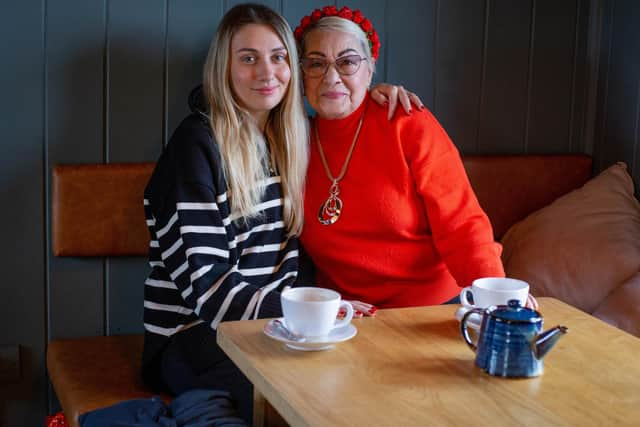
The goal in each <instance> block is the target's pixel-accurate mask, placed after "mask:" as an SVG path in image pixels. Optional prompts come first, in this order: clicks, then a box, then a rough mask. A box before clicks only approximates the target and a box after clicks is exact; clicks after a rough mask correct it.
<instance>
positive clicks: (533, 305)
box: [525, 294, 538, 310]
mask: <svg viewBox="0 0 640 427" xmlns="http://www.w3.org/2000/svg"><path fill="white" fill-rule="evenodd" d="M525 305H526V306H527V307H529V308H530V309H532V310H537V309H538V301H537V300H536V299H535V298H534V296H533V295H531V294H529V295H528V296H527V303H526V304H525Z"/></svg>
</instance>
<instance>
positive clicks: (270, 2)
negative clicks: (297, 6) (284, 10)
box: [225, 0, 281, 13]
mask: <svg viewBox="0 0 640 427" xmlns="http://www.w3.org/2000/svg"><path fill="white" fill-rule="evenodd" d="M241 3H258V4H263V5H265V6H269V7H270V8H271V9H273V10H275V11H277V12H278V13H280V9H281V7H280V6H281V0H252V1H250V2H248V1H246V0H227V1H226V4H227V10H229V9H231V8H232V7H233V6H236V5H239V4H241ZM225 12H226V10H225Z"/></svg>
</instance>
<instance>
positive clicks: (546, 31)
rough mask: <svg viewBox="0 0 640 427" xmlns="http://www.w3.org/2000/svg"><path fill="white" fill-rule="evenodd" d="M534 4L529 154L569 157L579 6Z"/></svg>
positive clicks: (544, 0)
mask: <svg viewBox="0 0 640 427" xmlns="http://www.w3.org/2000/svg"><path fill="white" fill-rule="evenodd" d="M534 4H535V16H534V17H533V22H535V26H534V27H533V31H532V40H533V43H531V45H532V54H531V64H530V86H529V87H530V91H529V96H528V117H527V123H528V126H527V135H526V137H527V151H528V152H543V153H550V152H555V153H566V152H568V151H569V150H570V147H571V141H570V138H569V133H570V126H571V120H572V119H571V117H572V111H571V108H572V103H571V100H572V97H573V90H572V88H573V80H574V78H575V73H574V71H575V70H574V66H575V61H574V52H575V49H576V45H575V39H576V32H575V28H576V21H577V2H576V1H563V2H557V1H555V0H536V1H535V2H534Z"/></svg>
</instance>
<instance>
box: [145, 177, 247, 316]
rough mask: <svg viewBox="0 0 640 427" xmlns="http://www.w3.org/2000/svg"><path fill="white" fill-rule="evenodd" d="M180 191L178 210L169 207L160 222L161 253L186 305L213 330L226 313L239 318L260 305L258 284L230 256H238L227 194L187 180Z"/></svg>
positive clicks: (158, 231)
mask: <svg viewBox="0 0 640 427" xmlns="http://www.w3.org/2000/svg"><path fill="white" fill-rule="evenodd" d="M175 196H176V201H175V204H174V205H175V206H173V209H171V208H169V209H166V213H165V214H164V217H163V218H162V219H161V220H160V219H158V220H156V224H155V225H156V237H157V245H158V248H159V252H160V257H161V260H162V263H163V264H164V266H165V268H166V270H167V272H168V274H169V276H170V278H171V280H172V282H173V283H175V285H176V287H177V288H178V292H179V293H180V295H181V297H182V299H183V300H184V301H185V303H186V305H187V307H189V308H190V309H191V310H193V312H194V313H195V314H196V315H197V316H198V318H200V319H202V320H204V321H205V322H207V323H209V324H211V326H212V327H213V328H214V329H215V328H216V327H217V324H218V323H219V322H220V321H221V320H222V319H223V318H224V319H225V320H227V319H240V318H241V317H242V316H243V314H244V313H245V312H246V311H247V310H248V311H251V308H252V307H251V306H252V305H253V306H254V307H255V303H252V302H253V301H255V300H256V298H257V297H256V296H255V295H256V294H257V293H259V289H258V288H257V287H255V286H248V283H246V282H245V281H243V277H242V274H240V272H238V270H237V265H236V264H235V263H233V262H232V261H231V260H232V259H233V258H236V257H235V254H233V251H234V250H235V248H233V247H232V243H231V242H233V240H231V242H230V238H229V235H228V233H227V230H228V227H229V224H230V219H229V217H228V216H226V217H224V216H223V215H222V214H221V209H220V207H221V205H224V204H226V203H228V202H227V200H226V193H224V194H222V195H219V196H216V194H215V192H214V191H213V189H211V188H209V187H207V186H205V185H202V184H195V183H184V184H182V185H179V186H178V188H176V192H175ZM170 206H171V205H170ZM152 243H153V242H152Z"/></svg>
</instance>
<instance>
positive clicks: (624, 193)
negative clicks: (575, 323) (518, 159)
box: [502, 163, 640, 313]
mask: <svg viewBox="0 0 640 427" xmlns="http://www.w3.org/2000/svg"><path fill="white" fill-rule="evenodd" d="M505 202H506V203H508V201H505ZM502 244H503V246H504V250H503V253H502V259H503V262H504V266H505V271H506V273H507V275H508V276H509V277H515V278H518V279H522V280H525V281H527V282H529V284H530V285H531V293H532V294H533V295H534V296H552V297H556V298H558V299H560V300H562V301H564V302H567V303H569V304H571V305H573V306H575V307H578V308H580V309H582V310H584V311H586V312H588V313H592V312H593V311H594V310H595V309H596V307H598V306H599V305H600V303H601V302H602V301H603V300H604V299H605V298H606V297H607V295H609V294H610V293H611V292H612V291H613V290H614V289H616V288H617V287H618V286H620V285H621V284H623V283H625V282H626V281H627V280H629V279H630V278H631V277H632V276H634V275H635V274H636V273H638V272H639V271H640V203H639V202H638V200H637V199H636V198H635V197H634V195H633V180H632V179H631V177H630V176H629V174H628V173H627V168H626V165H625V164H624V163H617V164H615V165H613V166H611V167H609V168H608V169H606V170H604V171H603V172H602V173H600V174H599V175H598V176H597V177H595V178H593V179H591V180H590V181H589V182H587V183H586V184H585V185H584V186H583V187H582V188H580V189H577V190H574V191H572V192H571V193H568V194H566V195H564V196H562V197H560V198H558V199H557V200H556V201H554V202H553V203H551V204H550V205H548V206H546V207H544V208H542V209H540V210H538V211H536V212H534V213H532V214H531V215H529V216H528V217H527V218H525V219H524V220H522V221H520V222H519V223H517V224H514V225H513V226H512V227H511V228H510V229H509V231H508V232H507V233H506V234H505V236H504V237H503V239H502ZM636 304H640V301H636Z"/></svg>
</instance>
